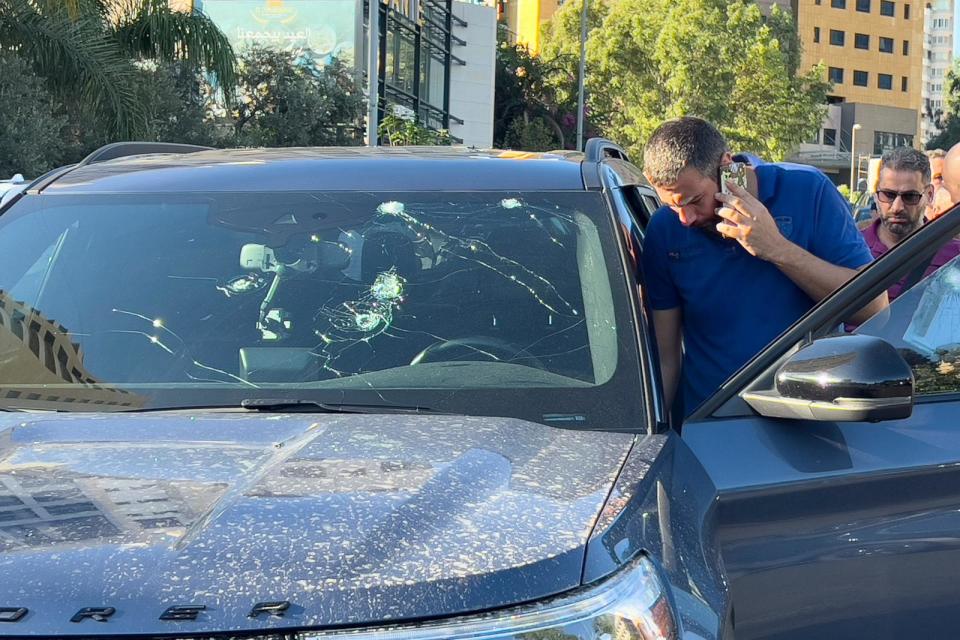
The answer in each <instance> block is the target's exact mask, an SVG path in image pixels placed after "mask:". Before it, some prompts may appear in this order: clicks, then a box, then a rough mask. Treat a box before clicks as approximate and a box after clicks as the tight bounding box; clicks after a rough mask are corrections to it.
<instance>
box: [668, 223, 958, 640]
mask: <svg viewBox="0 0 960 640" xmlns="http://www.w3.org/2000/svg"><path fill="white" fill-rule="evenodd" d="M958 232H960V209H954V210H952V211H951V212H950V213H949V214H947V215H946V216H944V217H942V218H940V219H938V220H937V221H935V222H933V223H930V224H928V225H926V226H925V227H924V228H922V229H921V230H920V231H918V232H917V233H915V234H914V235H913V236H911V237H909V238H907V239H906V240H905V241H903V242H901V244H900V245H898V246H897V247H896V248H894V249H893V250H891V251H890V252H889V253H888V254H887V255H885V256H884V257H883V258H881V259H880V260H878V261H877V262H875V263H873V264H872V265H871V266H870V267H869V268H868V269H866V270H864V271H863V272H862V273H860V274H858V276H857V277H856V278H854V279H853V280H851V282H850V283H848V284H847V285H846V286H844V287H843V288H841V289H840V290H839V291H837V292H836V293H834V294H833V295H832V296H830V297H829V298H828V299H827V300H825V301H823V302H822V303H821V304H819V305H818V306H817V307H815V308H814V309H813V310H812V311H811V312H810V313H809V314H808V315H807V316H805V317H804V318H802V319H801V320H800V321H799V322H797V323H796V324H795V325H794V326H793V327H791V328H790V329H789V330H787V331H786V332H785V333H784V334H783V335H782V336H781V337H780V338H779V339H777V340H776V341H775V342H774V343H773V344H772V345H770V347H769V348H767V349H766V350H765V351H764V352H763V353H761V354H760V355H758V356H757V358H755V359H754V360H753V361H752V362H751V363H749V364H747V365H746V366H745V367H744V368H743V369H741V370H740V371H739V372H738V373H736V374H734V376H733V377H732V378H731V379H730V380H728V381H727V383H726V384H725V385H724V387H723V388H721V389H720V390H719V391H718V392H717V393H716V394H715V395H714V396H713V397H712V398H711V399H708V400H707V401H706V402H705V403H704V405H702V406H701V407H700V408H699V409H698V410H697V411H696V412H694V414H693V415H692V416H691V417H690V419H689V420H688V421H687V422H686V423H685V424H684V425H683V427H682V440H683V443H684V445H685V446H686V447H688V448H689V450H690V452H691V453H692V454H693V456H694V457H695V458H696V460H697V461H698V462H699V465H700V466H702V468H703V469H704V470H705V471H706V474H707V475H708V476H709V478H710V481H711V482H712V484H713V486H714V489H715V492H716V501H717V509H716V512H715V517H716V519H717V521H716V523H715V524H716V528H717V535H718V538H719V545H720V555H721V558H722V561H723V563H724V565H725V569H726V574H727V579H728V580H729V584H730V589H731V593H732V602H733V617H734V627H735V633H736V638H737V639H738V640H745V639H752V638H767V639H770V638H775V639H777V640H787V639H794V638H796V639H800V638H803V639H809V638H818V639H828V638H871V639H873V640H880V639H884V638H891V639H892V638H946V637H954V636H955V635H956V633H957V632H956V629H957V628H958V626H960V606H958V605H960V584H958V578H957V567H960V419H958V418H960V406H958V404H960V348H958V347H960V259H956V260H953V261H951V262H949V263H947V264H946V265H945V266H943V267H942V268H941V269H939V270H938V271H937V272H935V273H933V274H932V275H928V276H927V277H926V278H924V279H923V280H921V281H920V282H919V283H918V284H917V285H916V286H914V287H913V288H911V289H910V290H909V291H908V292H906V293H903V294H902V295H901V296H900V297H899V298H897V299H896V300H895V301H894V302H893V303H892V304H891V306H890V308H889V309H888V311H886V312H884V313H883V314H881V316H878V317H875V318H874V319H872V320H871V321H869V322H867V323H865V324H864V325H862V326H860V327H859V328H857V329H856V330H855V332H854V334H853V335H845V333H846V332H845V331H843V330H842V328H838V325H839V322H840V321H841V320H842V319H843V318H844V317H848V316H849V314H850V313H851V312H854V311H856V310H857V309H859V308H861V307H862V306H863V305H864V304H865V303H866V302H867V301H868V300H870V299H872V298H873V297H874V296H876V295H877V294H878V293H879V292H880V291H882V290H884V289H886V288H887V287H889V286H890V285H891V284H893V283H895V282H898V281H900V280H901V279H902V278H904V276H906V275H907V274H908V273H911V272H914V271H915V269H916V266H917V265H918V264H925V261H929V260H930V257H931V255H932V254H933V253H934V252H935V251H936V250H938V249H939V248H940V247H942V246H943V245H944V243H945V242H947V240H946V239H949V238H951V237H953V236H954V235H956V234H957V233H958ZM826 341H831V342H826ZM854 342H858V343H861V344H857V345H855V344H854ZM837 345H839V347H838V346H837ZM863 345H868V348H867V350H868V351H870V350H873V351H872V352H871V353H872V354H873V355H876V353H877V349H879V351H884V350H885V349H886V350H887V351H886V352H885V355H883V357H888V358H891V359H893V360H895V359H897V358H901V359H902V362H903V363H904V364H903V366H905V367H909V368H908V369H906V373H905V376H906V377H905V378H902V379H901V382H903V383H904V384H905V385H906V384H908V383H909V382H910V381H909V378H910V377H911V376H912V378H913V379H914V380H915V382H914V385H915V386H914V388H913V389H912V397H906V398H904V397H899V398H894V399H893V400H894V402H895V403H896V402H900V408H899V409H897V411H894V412H893V413H897V412H899V413H900V415H901V417H898V418H895V419H888V420H883V419H882V418H883V417H884V414H883V413H882V412H881V413H873V414H870V415H867V414H863V415H862V416H860V414H858V413H857V411H859V409H858V410H854V411H848V409H849V408H850V406H852V405H850V402H849V401H848V399H847V398H841V397H840V396H837V397H835V398H834V399H833V400H830V399H829V397H828V398H827V405H824V404H823V402H821V401H820V400H816V399H814V400H816V401H815V402H812V403H807V404H805V405H804V407H803V411H799V410H798V411H796V412H795V415H799V414H802V413H804V412H806V417H805V418H797V417H794V418H784V417H764V415H761V413H764V414H766V415H767V416H770V415H778V410H770V407H771V406H774V405H775V404H776V402H780V401H782V400H784V398H782V397H781V398H779V399H777V396H778V394H780V395H781V396H782V395H784V394H786V393H787V391H785V389H787V387H786V386H785V385H786V381H787V380H788V379H789V378H790V375H792V374H791V372H792V371H796V370H798V369H796V367H794V369H791V368H790V363H791V362H794V363H796V362H797V361H799V360H800V359H801V357H802V355H803V354H804V353H811V352H812V351H804V350H805V349H806V350H813V351H815V350H816V349H818V348H820V349H821V351H825V352H826V353H828V355H829V354H832V355H830V357H829V358H827V359H826V360H824V359H820V360H818V361H817V362H819V363H820V365H818V366H819V367H820V368H816V367H813V368H809V367H808V368H807V369H806V370H805V371H804V373H803V375H805V376H806V378H804V379H806V380H810V381H813V382H814V383H815V384H813V385H812V386H811V389H813V391H816V387H817V385H819V386H820V387H822V388H823V389H825V390H829V389H830V388H831V386H832V385H834V384H837V385H841V384H846V383H850V382H851V379H846V380H839V378H843V377H844V376H840V377H839V378H837V377H836V376H832V374H831V371H830V370H828V369H829V366H832V364H829V362H828V361H830V359H831V358H832V359H833V364H838V363H840V361H841V360H844V359H846V361H847V362H848V363H849V362H860V361H862V360H870V359H871V357H872V356H871V355H870V354H867V355H864V350H863V349H862V348H861V347H863ZM825 346H826V349H825V348H824V347H825ZM848 346H849V347H850V350H849V353H847V352H846V351H845V349H846V348H847V347H848ZM858 349H860V351H858ZM891 353H892V354H893V355H891ZM851 354H852V355H851ZM847 356H851V357H850V358H847ZM858 359H859V360H858ZM881 359H883V358H881ZM810 362H811V360H809V359H808V360H807V361H806V364H809V363H810ZM824 363H828V364H824ZM841 364H842V363H841ZM868 365H869V366H867V367H866V369H867V370H870V369H871V367H872V368H873V369H874V370H875V369H876V368H877V367H878V366H879V365H877V363H876V362H873V363H868ZM843 366H845V365H843ZM898 366H899V365H898ZM861 373H863V375H868V373H864V372H863V371H861ZM874 373H876V371H874ZM859 375H860V374H856V375H855V376H853V378H856V377H857V376H859ZM837 380H839V381H837ZM853 382H856V380H855V379H854V380H853ZM850 388H852V387H849V385H848V387H847V391H844V392H843V393H844V394H846V393H855V391H854V392H850V391H849V389H850ZM765 394H766V395H765ZM801 395H802V394H801ZM906 395H907V396H910V393H909V392H908V393H907V394H906ZM804 397H806V396H804ZM770 398H774V399H773V402H774V405H769V406H768V405H765V404H764V402H765V401H766V399H770ZM873 400H874V399H871V398H868V399H866V400H864V402H866V403H870V402H873ZM803 402H806V400H804V401H803ZM904 402H906V403H907V406H906V409H905V410H906V411H910V406H909V405H910V404H912V414H911V415H909V417H903V414H904ZM801 404H802V403H801ZM795 405H796V403H794V405H791V406H795ZM824 406H826V410H819V409H823V407H824ZM878 406H879V405H878ZM758 407H759V409H758ZM811 407H812V409H811ZM818 407H819V409H818ZM834 410H836V415H837V416H838V417H839V418H840V419H834V414H833V413H832V412H833V411H834ZM790 411H793V409H790V410H786V409H784V410H782V411H781V412H780V414H779V415H785V414H789V413H790ZM868 413H869V412H868ZM889 413H890V412H888V414H889ZM858 416H860V417H859V418H858ZM863 417H867V418H869V419H870V420H880V421H868V420H864V419H861V418H863ZM887 417H889V415H888V416H887Z"/></svg>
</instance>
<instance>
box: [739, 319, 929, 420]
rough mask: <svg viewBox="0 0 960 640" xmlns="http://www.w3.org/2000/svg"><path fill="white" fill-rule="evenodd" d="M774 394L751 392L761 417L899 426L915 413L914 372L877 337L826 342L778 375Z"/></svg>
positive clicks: (747, 398)
mask: <svg viewBox="0 0 960 640" xmlns="http://www.w3.org/2000/svg"><path fill="white" fill-rule="evenodd" d="M774 384H775V387H774V389H773V390H761V391H747V392H744V393H743V394H742V397H743V399H744V401H746V402H747V404H749V405H750V406H751V407H753V409H754V410H755V411H756V412H757V413H759V414H760V415H762V416H766V417H768V418H793V419H798V420H823V421H829V422H879V421H881V420H900V419H903V418H908V417H910V414H911V413H913V371H912V370H911V369H910V365H908V364H907V363H906V361H905V360H904V359H903V357H902V356H901V355H900V354H899V353H898V352H897V350H896V349H894V348H893V346H892V345H890V343H888V342H886V341H884V340H882V339H880V338H875V337H873V336H861V335H846V336H834V337H829V338H821V339H819V340H815V341H814V342H813V343H812V344H810V345H808V346H806V347H803V348H802V349H800V350H799V351H797V352H796V353H794V354H793V355H792V356H790V357H789V358H788V359H787V361H786V362H785V363H783V365H781V367H780V368H779V369H778V370H777V374H776V377H775V383H774Z"/></svg>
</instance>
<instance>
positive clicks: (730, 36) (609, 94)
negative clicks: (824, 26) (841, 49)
mask: <svg viewBox="0 0 960 640" xmlns="http://www.w3.org/2000/svg"><path fill="white" fill-rule="evenodd" d="M579 13H580V6H579V5H578V3H576V2H569V3H565V4H564V6H563V7H561V8H560V9H559V10H558V11H557V13H556V14H555V15H554V17H553V18H552V20H551V23H550V24H549V25H548V27H547V29H546V32H545V33H548V34H550V37H549V38H548V39H546V42H547V45H546V46H545V47H544V55H545V56H556V55H568V56H569V55H570V54H571V52H572V49H573V47H576V46H578V45H577V43H578V42H579V31H580V30H579ZM575 16H576V19H575ZM590 20H591V22H594V21H595V22H596V23H598V24H597V26H595V27H594V28H592V29H591V32H590V36H589V40H588V42H587V95H588V102H587V104H588V108H589V113H590V116H591V119H592V120H593V122H595V123H596V125H597V126H598V127H599V129H600V130H601V131H602V133H603V134H604V135H606V136H607V137H610V138H613V139H615V140H617V141H618V142H620V143H621V144H624V145H625V146H626V147H627V148H628V149H629V150H630V151H632V152H633V155H634V158H635V159H639V157H640V152H641V151H642V147H643V144H644V142H645V141H646V139H647V138H648V137H649V135H650V133H651V132H652V131H653V129H654V128H655V127H656V126H657V125H659V124H660V123H661V122H662V121H663V120H664V119H667V118H672V117H678V116H681V115H699V116H701V117H703V118H706V119H707V120H709V121H711V122H713V123H715V124H716V125H717V126H718V127H720V129H721V130H722V131H723V132H724V133H725V134H726V135H727V136H728V138H729V140H730V143H731V145H732V146H733V147H734V148H736V149H737V150H742V151H753V152H756V153H758V154H760V155H762V156H764V157H765V158H768V159H770V160H780V159H782V158H783V157H785V156H786V155H787V154H789V153H790V152H791V151H792V150H793V149H795V148H796V147H797V145H799V144H800V143H801V142H802V141H803V140H805V139H807V138H808V137H809V136H810V135H811V134H812V133H814V132H815V131H817V130H818V129H819V127H820V123H821V121H822V118H823V114H824V111H825V106H824V103H825V99H826V94H827V91H828V90H829V87H830V85H829V84H828V83H826V82H824V81H823V80H822V77H823V69H821V68H819V67H818V68H815V69H812V70H811V71H810V72H808V73H806V74H802V75H797V74H796V69H797V67H798V65H799V59H800V57H799V53H800V49H799V47H800V45H799V42H798V39H797V36H796V32H795V29H794V28H793V26H792V18H790V16H788V15H786V14H784V13H782V12H779V11H775V12H774V13H773V14H772V15H771V17H770V18H769V19H767V18H764V16H763V15H762V13H761V12H760V9H759V8H758V7H757V5H756V4H755V3H753V2H748V1H747V0H618V1H617V2H614V3H611V4H610V7H609V9H607V8H606V7H604V6H601V8H600V9H598V10H597V15H596V16H591V18H590ZM547 64H549V61H548V62H547Z"/></svg>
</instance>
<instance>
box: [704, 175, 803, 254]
mask: <svg viewBox="0 0 960 640" xmlns="http://www.w3.org/2000/svg"><path fill="white" fill-rule="evenodd" d="M727 187H728V188H729V189H730V192H731V193H732V195H728V194H726V193H718V194H717V195H716V198H717V200H719V201H720V202H722V203H723V204H724V206H723V207H720V208H719V209H717V215H718V216H720V217H721V218H723V219H724V220H726V222H721V223H719V224H718V225H717V231H719V232H720V234H721V235H724V236H726V237H728V238H733V239H734V240H736V241H737V242H739V243H740V245H741V246H742V247H743V248H744V249H746V250H747V252H748V253H749V254H750V255H753V256H756V257H758V258H760V259H761V260H768V261H771V262H775V261H776V257H777V256H778V255H780V254H781V253H782V252H783V250H784V247H785V245H786V243H787V242H788V241H787V239H786V238H784V237H783V234H781V233H780V229H779V228H778V227H777V223H776V221H774V219H773V216H772V215H770V212H769V211H768V210H767V208H766V207H765V206H763V203H762V202H760V201H759V200H757V199H756V198H755V197H753V196H752V195H751V194H750V193H748V192H747V191H746V190H745V189H741V188H740V187H739V186H737V185H736V184H735V183H733V182H728V183H727Z"/></svg>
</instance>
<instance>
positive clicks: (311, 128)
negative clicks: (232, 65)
mask: <svg viewBox="0 0 960 640" xmlns="http://www.w3.org/2000/svg"><path fill="white" fill-rule="evenodd" d="M238 67H239V74H238V90H237V95H238V97H237V102H236V104H235V105H234V106H233V107H232V109H231V112H230V118H231V121H232V124H233V129H234V136H235V140H234V141H235V142H236V143H237V144H239V145H240V146H267V147H293V146H339V145H346V144H356V143H358V142H359V141H360V138H359V131H360V119H361V117H362V115H363V112H364V105H365V101H364V96H363V93H362V91H360V89H359V87H357V84H356V80H355V78H354V76H353V74H352V72H350V71H349V70H348V69H347V68H346V67H345V66H344V65H343V64H342V63H340V62H334V63H333V64H330V65H328V66H326V67H324V68H323V69H320V70H318V69H315V68H314V67H310V66H305V65H300V64H297V63H296V58H295V56H294V54H292V53H289V52H285V51H276V50H271V49H263V48H251V49H250V50H248V51H247V52H245V53H244V54H243V55H242V56H241V58H240V61H239V65H238Z"/></svg>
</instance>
